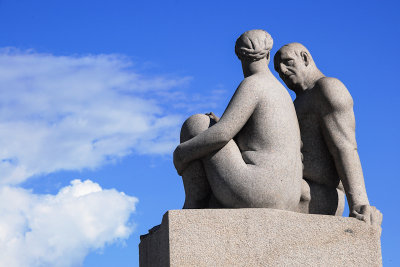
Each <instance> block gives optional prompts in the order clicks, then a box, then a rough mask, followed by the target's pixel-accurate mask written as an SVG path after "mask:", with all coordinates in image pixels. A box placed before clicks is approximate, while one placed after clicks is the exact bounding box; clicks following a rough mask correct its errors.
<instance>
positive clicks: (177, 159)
mask: <svg viewBox="0 0 400 267" xmlns="http://www.w3.org/2000/svg"><path fill="white" fill-rule="evenodd" d="M180 151H181V150H180V147H179V146H177V147H176V149H175V151H174V159H173V160H174V166H175V169H176V171H177V172H178V174H179V175H180V176H182V173H183V171H184V170H185V169H186V167H187V165H188V164H186V163H183V160H182V155H181V152H180Z"/></svg>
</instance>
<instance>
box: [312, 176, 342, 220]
mask: <svg viewBox="0 0 400 267" xmlns="http://www.w3.org/2000/svg"><path fill="white" fill-rule="evenodd" d="M305 181H307V183H308V185H309V187H310V196H311V199H310V201H309V205H308V206H309V208H308V212H307V213H310V214H324V215H336V216H341V215H342V213H343V209H344V193H343V191H342V190H340V189H337V188H334V187H329V186H326V185H321V184H317V183H315V182H312V181H309V180H305Z"/></svg>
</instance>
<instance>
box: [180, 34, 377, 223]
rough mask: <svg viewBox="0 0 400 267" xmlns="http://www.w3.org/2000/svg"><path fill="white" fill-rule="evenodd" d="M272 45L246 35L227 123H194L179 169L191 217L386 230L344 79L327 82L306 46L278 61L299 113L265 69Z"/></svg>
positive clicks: (293, 47)
mask: <svg viewBox="0 0 400 267" xmlns="http://www.w3.org/2000/svg"><path fill="white" fill-rule="evenodd" d="M272 44H273V40H272V37H271V36H270V35H269V34H268V33H267V32H266V31H264V30H251V31H247V32H245V33H243V34H242V35H241V36H240V37H239V38H238V39H237V41H236V45H235V53H236V55H237V57H238V58H239V59H240V61H241V63H242V69H243V74H244V80H243V81H242V82H241V83H240V85H239V86H238V88H237V89H236V92H235V93H234V95H233V97H232V99H231V100H230V102H229V104H228V106H227V108H226V109H225V112H224V113H223V115H222V117H221V118H218V117H217V116H215V115H214V114H213V113H208V114H196V115H193V116H191V117H190V118H188V119H187V120H186V121H185V123H184V124H183V126H182V129H181V144H180V145H179V146H178V147H177V148H176V150H175V151H174V157H173V159H174V164H175V168H176V170H177V171H178V173H179V174H180V175H181V176H182V179H183V184H184V188H185V194H186V197H185V203H184V206H183V208H184V209H206V208H273V209H280V210H288V211H295V212H301V213H309V214H326V215H338V216H341V215H342V213H343V210H344V194H346V196H347V200H348V204H349V210H350V216H351V217H355V218H357V219H359V220H361V221H365V222H366V223H367V224H372V225H378V226H380V224H381V222H382V214H381V213H380V212H379V211H378V210H377V209H376V208H375V207H373V206H370V204H369V201H368V197H367V193H366V189H365V184H364V177H363V173H362V169H361V164H360V159H359V156H358V152H357V143H356V139H355V118H354V112H353V100H352V97H351V96H350V93H349V92H348V90H347V89H346V87H345V86H344V85H343V83H341V82H340V81H339V80H338V79H335V78H330V77H326V76H325V75H324V74H322V72H321V71H320V70H319V69H318V68H317V66H316V65H315V62H314V60H313V58H312V57H311V54H310V52H309V51H308V50H307V48H305V47H304V46H303V45H302V44H299V43H290V44H287V45H285V46H283V47H282V48H280V49H279V51H278V52H277V53H276V54H275V56H274V67H275V70H276V71H277V72H278V73H279V76H280V78H281V79H282V80H283V82H284V83H285V84H286V85H287V87H288V88H289V89H290V90H292V91H294V92H295V94H296V99H295V101H294V105H293V103H292V101H291V98H290V96H289V94H288V92H287V91H286V89H285V88H284V86H283V85H282V84H281V83H280V82H279V81H278V80H277V79H276V78H275V77H274V76H273V74H272V73H271V71H270V69H269V68H268V63H269V61H270V58H271V54H270V51H271V48H272Z"/></svg>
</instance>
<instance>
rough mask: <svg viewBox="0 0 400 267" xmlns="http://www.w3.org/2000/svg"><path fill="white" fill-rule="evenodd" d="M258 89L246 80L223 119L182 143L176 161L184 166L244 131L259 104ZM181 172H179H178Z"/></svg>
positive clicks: (177, 149)
mask: <svg viewBox="0 0 400 267" xmlns="http://www.w3.org/2000/svg"><path fill="white" fill-rule="evenodd" d="M256 92H257V88H254V84H253V83H252V86H250V85H249V83H248V81H246V80H244V81H243V82H242V83H241V84H240V85H239V87H238V88H237V90H236V92H235V94H234V95H233V97H232V99H231V101H230V102H229V104H228V107H227V108H226V110H225V112H224V114H223V115H222V117H221V119H220V120H219V121H218V123H216V124H215V125H213V126H212V127H210V128H208V129H207V130H206V131H204V132H202V133H200V134H199V135H197V136H195V137H193V138H192V139H190V140H188V141H186V142H183V143H181V144H180V145H179V146H178V147H177V148H176V150H175V152H174V161H177V162H180V163H181V164H182V165H186V164H187V163H189V162H191V161H193V160H196V159H200V158H202V157H204V156H206V155H208V154H210V153H211V152H213V151H216V150H218V149H221V148H222V147H223V146H225V145H226V144H227V143H228V142H229V141H230V140H231V139H232V138H233V137H235V135H236V134H237V133H238V132H239V131H240V129H242V127H243V126H244V125H245V124H246V122H247V121H248V120H249V118H250V116H251V115H252V114H253V112H254V109H255V108H256V106H257V104H258V98H257V93H256ZM178 172H179V170H178Z"/></svg>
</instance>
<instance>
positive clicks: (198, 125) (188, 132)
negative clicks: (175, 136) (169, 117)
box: [181, 114, 213, 143]
mask: <svg viewBox="0 0 400 267" xmlns="http://www.w3.org/2000/svg"><path fill="white" fill-rule="evenodd" d="M212 124H213V120H212V119H211V118H210V117H209V116H207V115H205V114H195V115H192V116H190V117H189V118H188V119H187V120H186V121H185V122H184V123H183V125H182V129H181V143H182V142H185V141H187V140H189V139H191V138H193V137H195V136H196V135H198V134H200V133H201V132H204V131H205V130H207V129H208V128H209V127H210V126H211V125H212Z"/></svg>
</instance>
